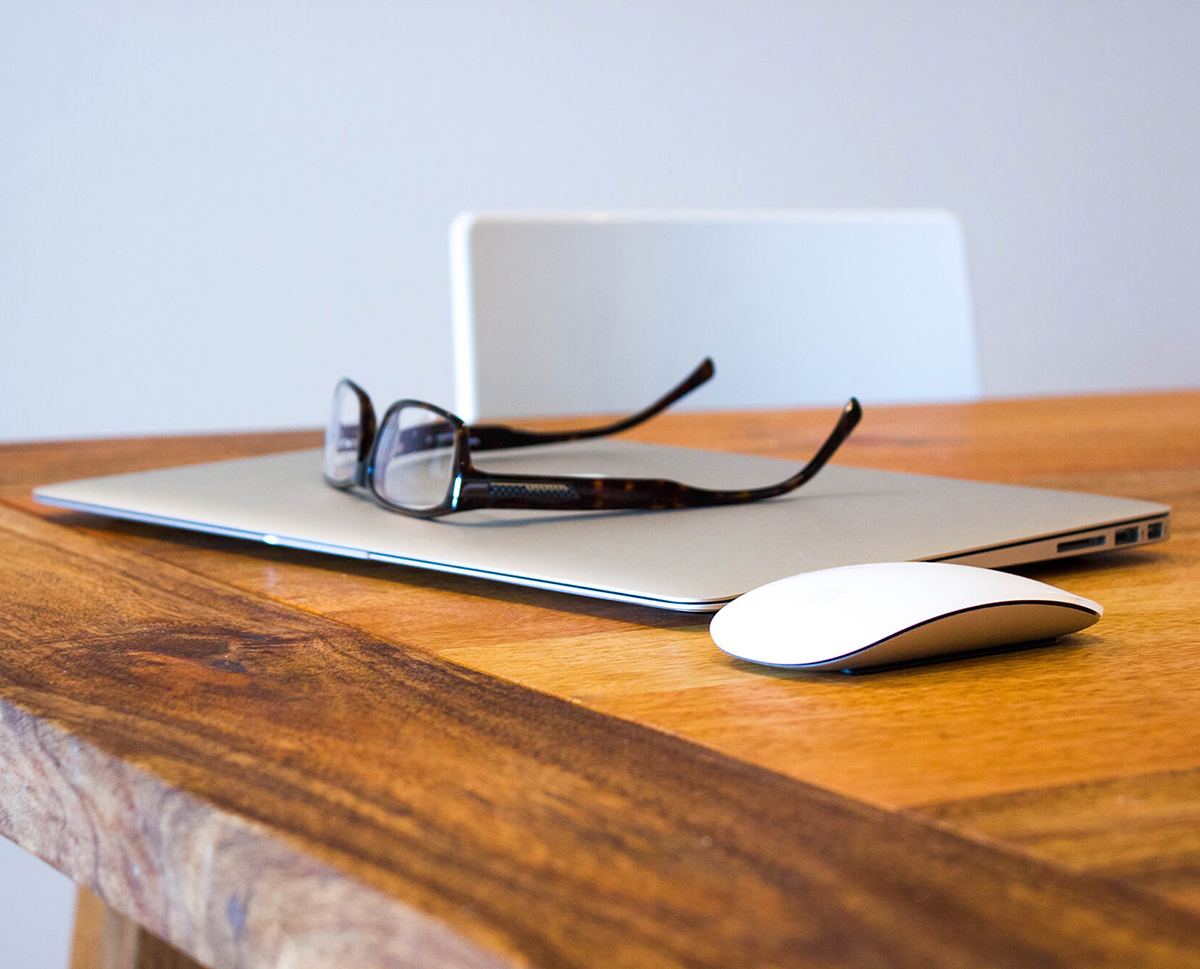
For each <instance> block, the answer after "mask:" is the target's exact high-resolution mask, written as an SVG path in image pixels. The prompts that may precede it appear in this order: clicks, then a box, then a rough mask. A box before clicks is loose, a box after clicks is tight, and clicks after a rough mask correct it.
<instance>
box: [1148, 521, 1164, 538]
mask: <svg viewBox="0 0 1200 969" xmlns="http://www.w3.org/2000/svg"><path fill="white" fill-rule="evenodd" d="M1162 532H1163V523H1162V522H1151V523H1150V524H1149V525H1147V526H1146V540H1147V541H1149V542H1152V541H1154V539H1156V538H1162Z"/></svg>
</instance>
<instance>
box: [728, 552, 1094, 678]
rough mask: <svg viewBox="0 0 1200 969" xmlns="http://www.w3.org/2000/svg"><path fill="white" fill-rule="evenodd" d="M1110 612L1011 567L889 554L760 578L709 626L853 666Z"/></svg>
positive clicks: (737, 650) (776, 657)
mask: <svg viewBox="0 0 1200 969" xmlns="http://www.w3.org/2000/svg"><path fill="white" fill-rule="evenodd" d="M1103 614H1104V607H1103V606H1101V605H1100V604H1099V603H1098V602H1092V600H1091V599H1085V598H1083V597H1082V596H1077V595H1073V594H1072V593H1070V592H1064V591H1063V590H1062V589H1056V588H1055V587H1054V586H1052V585H1046V583H1044V582H1038V581H1037V580H1036V579H1028V578H1025V577H1024V576H1021V575H1013V574H1011V573H1009V572H997V571H995V570H993V569H981V568H975V567H973V566H969V565H949V564H947V563H944V562H881V563H876V564H872V565H847V566H844V567H841V568H835V569H821V570H819V571H816V572H801V573H800V574H799V575H793V576H789V577H788V578H786V579H779V580H778V581H776V582H770V583H768V584H767V585H764V586H759V587H758V588H757V589H752V590H751V591H749V592H747V593H746V594H745V595H743V596H739V597H738V598H737V599H734V600H733V601H732V602H730V603H729V604H728V605H727V606H725V607H724V608H723V609H721V611H720V612H718V613H717V614H716V615H715V616H714V617H713V620H712V623H711V625H710V626H709V632H710V633H711V635H712V638H713V640H714V641H715V642H716V644H717V645H718V646H720V647H721V649H723V650H724V651H725V652H727V653H729V654H730V655H731V656H736V657H738V658H739V659H744V660H749V661H750V662H752V663H763V664H766V665H768V666H785V667H792V668H796V669H807V670H853V669H862V668H864V667H871V666H887V665H891V664H894V663H908V662H913V661H915V660H920V659H925V658H926V657H931V656H940V655H945V654H949V653H961V652H974V651H976V650H985V649H995V648H999V647H1004V646H1014V645H1017V644H1020V643H1033V642H1040V641H1045V640H1053V639H1055V638H1057V637H1058V636H1063V635H1066V634H1067V633H1073V632H1077V631H1078V630H1080V629H1084V628H1086V627H1088V626H1090V625H1091V624H1092V623H1094V622H1096V620H1098V619H1099V618H1100V617H1101V616H1102V615H1103Z"/></svg>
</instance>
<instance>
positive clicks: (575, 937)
mask: <svg viewBox="0 0 1200 969" xmlns="http://www.w3.org/2000/svg"><path fill="white" fill-rule="evenodd" d="M830 416H831V415H830V412H823V413H816V414H813V413H805V412H793V413H767V414H755V415H708V416H697V415H686V414H684V415H669V416H666V417H664V418H660V419H658V420H657V421H655V422H654V423H653V424H652V425H651V426H650V427H649V428H646V429H645V430H644V431H643V432H642V435H641V436H642V437H644V438H645V439H650V440H660V441H667V442H674V443H682V444H690V445H695V446H702V447H713V448H724V449H739V448H740V449H744V450H748V451H754V452H759V453H764V454H772V455H779V456H785V457H790V458H795V459H800V458H802V457H806V456H807V455H808V453H809V452H810V451H811V449H812V448H813V447H814V445H815V443H816V442H817V441H818V440H819V438H820V437H821V435H822V434H823V433H824V431H825V430H826V427H827V424H828V423H829V420H830ZM315 441H316V436H315V435H308V434H301V435H258V436H247V437H222V438H178V439H168V440H157V441H117V442H96V443H88V444H74V445H69V446H66V445H35V446H7V447H5V448H3V449H0V497H2V498H3V504H0V767H2V770H0V832H2V833H3V834H5V835H6V836H8V837H9V838H12V839H13V840H14V841H16V842H17V843H18V844H21V845H23V846H24V847H25V848H26V849H28V850H29V851H31V852H33V853H35V854H37V855H38V856H40V857H42V858H44V859H46V860H47V861H49V862H50V863H51V864H52V865H54V866H55V867H57V868H58V869H59V870H61V871H63V872H65V873H66V874H68V875H69V876H70V877H72V878H73V879H75V880H76V881H77V882H79V883H80V884H81V885H83V886H86V887H87V888H89V889H91V890H92V891H94V892H95V893H96V894H97V895H98V896H99V897H100V898H102V899H103V900H104V901H105V902H106V903H107V904H108V905H110V906H112V908H113V909H114V910H116V911H118V912H121V913H124V914H125V915H127V916H129V917H131V918H132V919H135V920H136V921H137V922H139V923H141V924H143V925H145V926H147V927H148V928H149V929H151V930H152V931H153V932H154V933H157V934H158V935H160V936H162V937H163V938H165V939H168V940H169V941H171V942H172V943H174V944H175V945H177V946H179V947H180V948H181V949H182V950H184V951H186V952H187V953H190V954H191V955H192V956H193V957H195V958H196V959H198V960H200V961H201V962H203V963H205V964H209V965H212V966H216V967H235V966H236V967H259V966H264V967H265V966H288V967H291V966H306V967H308V966H318V967H325V966H329V967H335V966H336V967H345V966H409V965H431V966H492V965H525V964H534V965H554V966H563V965H590V966H606V967H607V966H639V967H640V966H669V965H689V966H699V965H712V966H738V965H747V966H767V965H882V964H886V965H920V966H934V965H954V966H976V965H978V966H997V965H1020V966H1029V965H1059V964H1071V965H1080V964H1122V965H1134V964H1136V965H1173V966H1177V965H1200V713H1198V711H1200V605H1198V603H1197V593H1198V592H1200V393H1181V394H1170V395H1145V396H1129V397H1111V398H1092V399H1070V400H1055V401H1015V402H988V403H981V404H973V405H963V406H953V407H929V408H885V409H874V410H869V411H868V413H867V416H866V419H865V420H864V422H863V425H862V426H861V427H860V429H859V430H858V432H857V433H856V435H855V437H854V438H853V439H852V440H851V442H850V443H849V444H848V445H847V447H846V448H845V449H844V451H843V452H842V454H841V455H840V456H839V460H841V461H843V462H846V463H855V464H863V465H870V466H876V467H886V468H895V469H901V470H913V471H925V472H932V473H937V474H951V475H958V476H961V477H978V478H985V479H992V480H1001V481H1013V482H1022V483H1030V484H1037V485H1046V486H1058V487H1064V488H1071V489H1075V490H1091V491H1098V492H1106V493H1112V494H1124V495H1129V496H1131V497H1139V498H1149V499H1154V500H1157V501H1163V502H1167V503H1169V504H1171V505H1173V506H1174V508H1175V512H1176V517H1175V525H1174V535H1173V537H1172V538H1171V540H1170V541H1169V542H1167V543H1165V544H1163V545H1160V546H1155V547H1149V548H1145V549H1134V550H1130V551H1124V552H1115V553H1112V554H1110V555H1108V556H1107V557H1095V558H1090V559H1087V560H1075V561H1068V562H1061V563H1058V564H1055V565H1046V566H1038V567H1031V568H1028V569H1027V570H1026V571H1027V572H1028V574H1031V575H1034V576H1036V577H1038V578H1041V579H1044V580H1047V581H1050V582H1053V583H1058V584H1061V585H1063V586H1065V587H1067V588H1069V589H1071V590H1072V591H1075V592H1078V593H1081V594H1083V595H1086V596H1090V597H1092V598H1095V599H1097V600H1099V601H1100V602H1102V603H1104V604H1105V606H1106V607H1107V610H1108V611H1107V613H1106V615H1105V617H1104V619H1103V620H1102V621H1101V622H1100V623H1099V624H1098V625H1097V626H1095V627H1093V628H1092V629H1090V630H1088V631H1087V632H1086V633H1082V634H1078V635H1076V636H1073V637H1070V638H1068V639H1067V640H1065V641H1063V642H1062V643H1061V644H1060V645H1058V646H1055V647H1050V648H1045V649H1040V650H1034V651H1029V652H1023V653H1015V654H1008V655H1000V656H991V657H986V658H977V659H971V660H965V661H959V662H954V663H947V664H943V665H937V666H929V667H924V668H919V669H909V670H902V671H895V672H890V673H885V674H877V675H872V676H864V677H843V676H839V675H832V676H830V675H825V676H819V675H813V674H807V675H806V674H773V673H769V672H763V671H762V670H758V669H755V668H752V667H750V666H747V665H743V664H740V663H738V662H736V661H734V660H731V659H729V658H727V657H725V656H724V655H723V654H721V653H720V652H719V651H718V650H717V649H716V647H715V646H714V645H713V644H712V642H711V641H710V640H709V638H708V636H707V633H706V623H705V621H704V620H703V619H702V618H697V617H694V616H693V617H689V616H686V615H677V614H671V613H665V612H657V611H653V610H649V609H644V608H638V607H631V606H624V605H619V604H615V603H605V602H601V601H592V600H586V599H577V598H572V597H568V596H562V595H557V594H553V593H544V592H539V591H533V590H524V589H517V588H510V587H505V586H502V585H496V584H490V583H487V582H484V581H476V580H468V579H461V578H455V577H450V576H442V575H436V574H432V573H424V572H419V571H414V570H406V569H403V568H396V567H388V566H382V565H373V564H365V563H358V562H354V561H350V560H342V559H335V558H327V557H321V556H317V555H309V554H303V553H298V552H292V551H288V550H283V549H270V548H266V547H263V546H260V545H251V544H245V543H239V542H236V541H232V540H223V539H218V538H211V537H204V536H198V535H189V534H186V533H182V532H179V533H177V532H171V531H167V530H162V529H155V528H151V527H142V526H138V525H134V524H121V523H116V522H112V521H108V520H105V519H101V518H94V517H89V516H85V515H79V514H72V513H65V512H59V511H53V510H50V509H44V508H40V507H38V506H35V505H33V504H32V503H31V501H30V500H29V498H28V492H29V488H30V486H31V485H33V484H36V483H39V482H43V481H50V480H56V479H61V478H66V477H74V476H81V475H85V474H92V473H102V472H107V471H113V470H118V469H134V468H147V467H153V466H161V465H169V464H174V463H181V462H184V461H193V460H203V459H211V458H218V457H223V456H228V455H233V454H242V453H256V452H261V451H266V450H272V449H273V450H283V449H287V448H294V447H300V446H308V445H310V444H313V443H315Z"/></svg>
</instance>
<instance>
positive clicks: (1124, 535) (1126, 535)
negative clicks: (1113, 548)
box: [1113, 525, 1138, 545]
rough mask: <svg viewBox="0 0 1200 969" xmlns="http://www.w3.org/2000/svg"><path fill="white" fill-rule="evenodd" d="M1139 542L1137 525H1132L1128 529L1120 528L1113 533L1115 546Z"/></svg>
mask: <svg viewBox="0 0 1200 969" xmlns="http://www.w3.org/2000/svg"><path fill="white" fill-rule="evenodd" d="M1137 540H1138V527H1137V525H1130V526H1129V527H1128V528H1118V529H1117V530H1116V532H1114V533H1113V544H1114V545H1131V544H1132V543H1133V542H1136V541H1137Z"/></svg>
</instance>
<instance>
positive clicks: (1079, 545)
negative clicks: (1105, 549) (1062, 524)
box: [1058, 535, 1106, 555]
mask: <svg viewBox="0 0 1200 969" xmlns="http://www.w3.org/2000/svg"><path fill="white" fill-rule="evenodd" d="M1105 541H1106V538H1105V536H1103V535H1092V536H1090V537H1089V538H1073V539H1071V541H1069V542H1059V543H1058V554H1059V555H1062V554H1063V553H1064V552H1079V551H1081V550H1083V549H1085V548H1099V547H1100V546H1101V545H1103V544H1104V543H1105Z"/></svg>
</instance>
